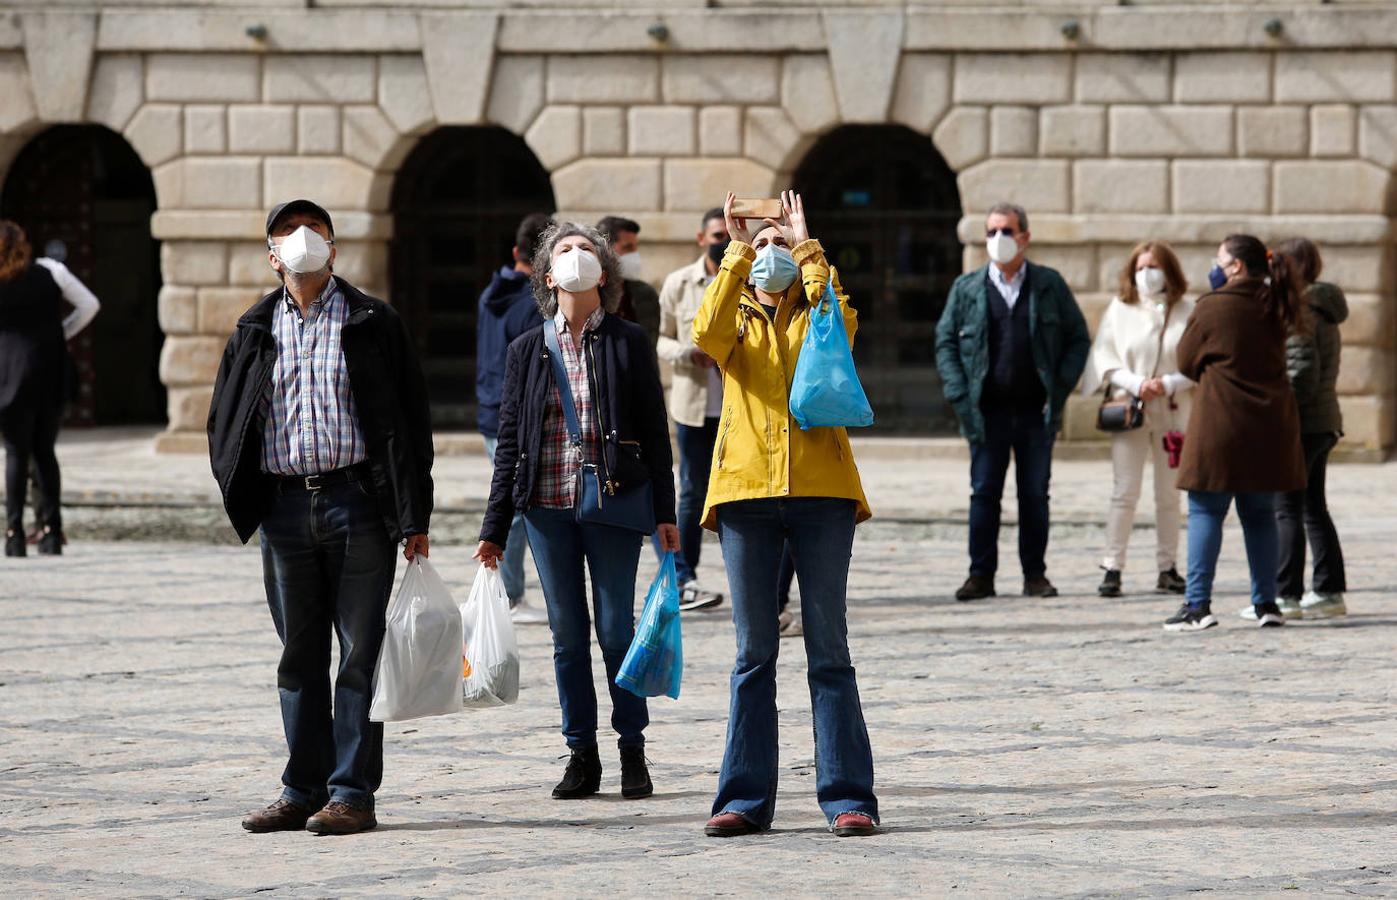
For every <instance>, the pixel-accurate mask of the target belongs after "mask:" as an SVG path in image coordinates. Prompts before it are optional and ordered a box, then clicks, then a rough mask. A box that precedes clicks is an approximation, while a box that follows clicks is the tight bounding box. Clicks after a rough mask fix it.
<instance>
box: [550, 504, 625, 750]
mask: <svg viewBox="0 0 1397 900" xmlns="http://www.w3.org/2000/svg"><path fill="white" fill-rule="evenodd" d="M524 525H525V527H527V528H528V529H529V546H530V548H531V549H532V551H533V556H534V565H536V566H537V567H538V578H539V581H541V582H543V599H544V601H545V602H546V603H547V604H548V624H549V627H550V628H551V629H552V631H553V673H554V677H555V679H556V680H557V682H558V703H559V705H560V706H561V707H562V711H563V737H564V738H565V739H566V740H567V745H568V747H569V748H571V749H578V748H582V747H595V746H596V744H597V692H596V689H595V688H594V687H593V685H592V638H591V635H590V634H589V631H590V627H591V621H590V618H589V616H588V614H587V585H586V583H585V573H584V572H583V564H584V562H585V564H586V571H587V572H589V573H591V576H592V605H593V608H594V609H595V611H596V631H597V643H599V644H601V656H602V661H603V662H604V663H605V665H606V685H607V688H608V690H609V692H610V694H611V727H612V728H614V729H616V734H617V735H618V736H619V740H618V741H617V743H618V744H619V745H620V746H622V747H629V746H643V745H644V744H645V726H646V725H649V724H650V712H649V709H648V708H647V707H646V705H645V698H643V697H637V696H636V695H635V694H632V693H631V692H630V691H628V690H626V689H625V688H621V687H617V686H616V673H617V672H618V671H620V669H621V662H622V661H623V660H624V659H625V658H626V651H627V650H629V649H630V646H631V639H632V638H633V637H635V571H636V567H637V566H638V565H639V564H640V541H641V536H640V534H639V533H637V532H634V531H627V530H625V529H624V528H612V527H611V526H609V525H579V524H577V522H576V520H575V519H574V518H573V512H572V510H570V509H545V508H544V507H541V506H536V507H534V508H533V509H530V510H529V511H528V512H526V513H525V514H524Z"/></svg>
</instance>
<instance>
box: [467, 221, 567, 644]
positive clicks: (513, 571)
mask: <svg viewBox="0 0 1397 900" xmlns="http://www.w3.org/2000/svg"><path fill="white" fill-rule="evenodd" d="M552 224H553V219H552V217H551V216H549V215H548V214H547V213H530V214H529V215H527V216H525V217H524V220H523V221H522V222H520V223H519V228H518V230H517V231H515V233H514V251H513V253H514V265H513V266H512V267H511V266H501V267H500V270H499V271H498V272H496V273H495V275H494V277H493V278H491V279H490V286H489V287H487V288H486V289H485V290H484V291H482V292H481V294H480V305H479V310H478V312H477V315H476V320H475V401H476V414H475V415H476V423H477V424H478V426H479V428H480V434H481V435H482V436H483V437H484V438H485V455H486V456H488V457H490V459H491V461H493V460H494V459H495V447H496V445H497V444H498V442H499V432H500V392H501V390H502V389H503V388H504V367H505V355H506V353H507V351H508V350H509V345H510V344H512V343H514V339H515V338H517V337H519V336H520V335H521V334H524V333H525V332H527V331H532V330H533V329H535V328H537V327H539V326H540V325H542V324H543V316H542V315H540V314H539V311H538V302H537V301H536V300H534V290H533V286H532V285H531V284H530V281H529V278H530V276H531V275H533V273H534V267H533V258H534V251H535V250H537V249H538V239H539V237H540V236H541V235H542V234H543V232H544V231H546V230H547V229H548V228H549V227H550V226H551V225H552ZM527 546H528V536H527V534H526V533H525V530H524V516H523V514H522V513H521V514H519V515H516V516H515V517H514V524H513V525H511V526H510V529H509V544H508V549H507V550H506V552H505V555H504V560H503V562H502V563H501V564H500V579H501V580H502V581H503V582H504V590H505V593H506V594H507V595H508V596H509V607H510V610H511V614H512V618H513V619H514V621H515V622H516V623H518V624H521V625H544V624H547V622H548V613H547V612H546V611H545V610H541V609H538V608H537V607H535V606H533V605H531V604H530V603H529V602H528V601H527V600H525V599H524V550H525V548H526V547H527Z"/></svg>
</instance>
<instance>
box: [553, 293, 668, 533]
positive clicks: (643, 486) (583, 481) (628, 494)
mask: <svg viewBox="0 0 1397 900" xmlns="http://www.w3.org/2000/svg"><path fill="white" fill-rule="evenodd" d="M543 341H544V343H545V344H546V345H547V346H548V355H549V357H550V358H551V359H552V360H553V380H554V381H555V382H556V383H557V385H558V398H559V400H560V401H561V403H562V406H563V419H564V420H565V421H566V424H567V429H568V440H569V441H570V442H571V444H572V445H573V446H574V447H576V448H577V451H578V454H579V455H580V454H581V452H582V446H583V445H582V426H581V425H580V424H579V423H578V419H577V407H576V406H575V405H574V404H573V400H572V385H571V384H569V383H568V373H567V367H566V366H564V365H563V349H562V347H561V346H560V345H559V344H558V329H557V328H556V327H555V326H554V324H553V322H552V321H547V322H544V323H543ZM582 364H583V365H584V366H585V365H586V364H587V361H586V357H585V356H584V357H583V362H582ZM593 400H594V402H596V403H600V402H601V398H600V397H596V398H593ZM601 452H602V455H603V456H605V454H606V448H605V446H604V445H603V447H602V450H601ZM603 465H604V463H603ZM572 510H573V515H574V516H575V518H576V519H577V521H578V522H579V523H582V524H593V525H610V526H612V527H613V528H624V529H626V530H627V531H636V532H639V533H641V534H654V533H655V490H654V488H653V487H652V486H651V484H650V482H649V481H645V482H642V483H640V484H638V485H636V486H635V487H632V488H627V489H625V490H619V491H618V490H617V489H616V484H615V482H613V481H612V480H611V479H610V478H609V477H603V473H602V466H599V465H598V464H597V463H589V462H586V461H585V460H584V461H583V463H582V465H581V467H580V468H579V469H578V470H577V488H576V493H575V494H574V495H573V501H572Z"/></svg>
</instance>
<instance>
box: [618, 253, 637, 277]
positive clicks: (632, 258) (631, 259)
mask: <svg viewBox="0 0 1397 900" xmlns="http://www.w3.org/2000/svg"><path fill="white" fill-rule="evenodd" d="M616 261H617V262H619V263H620V264H621V277H622V278H627V279H630V280H631V281H640V280H641V272H642V271H644V263H642V262H641V261H640V251H639V250H632V251H631V252H630V253H622V254H621V255H620V256H618V257H616Z"/></svg>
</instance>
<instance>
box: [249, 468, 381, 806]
mask: <svg viewBox="0 0 1397 900" xmlns="http://www.w3.org/2000/svg"><path fill="white" fill-rule="evenodd" d="M361 484H363V482H358V483H350V484H343V485H337V486H335V487H332V488H326V489H324V490H320V491H288V492H286V493H284V494H281V495H280V496H278V497H277V498H276V501H275V503H274V504H273V506H272V508H271V511H270V512H269V513H268V514H267V516H266V518H265V519H263V521H262V531H261V543H262V576H263V579H264V581H265V582H266V587H267V604H268V606H270V607H271V611H272V621H273V622H274V623H275V624H276V633H277V637H279V638H281V644H282V651H281V662H280V663H279V664H278V665H277V688H278V689H279V691H280V694H281V721H282V726H283V728H284V729H285V731H286V745H287V749H288V750H289V751H290V758H289V760H288V761H287V763H286V771H285V772H283V773H282V776H281V782H282V784H283V785H285V789H284V790H283V791H282V797H283V798H284V799H286V800H290V801H291V802H292V803H295V804H296V805H298V806H302V807H306V808H308V809H317V810H318V809H320V807H321V806H323V805H324V804H325V802H326V801H327V800H338V801H340V802H342V803H347V804H349V805H350V806H353V807H356V808H359V809H373V805H374V792H375V791H377V790H378V786H379V784H380V783H381V782H382V781H383V725H382V724H380V723H377V722H370V721H369V704H370V702H371V701H372V700H373V676H374V667H375V666H376V665H377V663H378V650H379V647H380V645H381V644H382V643H383V617H384V613H385V612H386V611H387V609H388V594H389V592H390V591H391V590H392V589H393V573H394V569H395V566H396V555H397V553H396V550H397V548H396V547H395V546H394V544H393V541H392V540H391V539H390V538H389V537H388V531H387V530H386V529H385V528H384V525H383V519H382V518H381V516H380V515H379V511H378V504H377V501H376V500H375V499H374V497H373V496H372V495H371V494H369V493H366V489H365V488H363V487H361V486H360V485H361ZM332 633H333V634H335V635H337V636H338V638H339V647H340V665H339V673H338V674H337V675H336V677H335V689H334V704H333V706H332V705H331V702H330V699H331V696H330V635H331V634H332ZM332 710H333V712H332Z"/></svg>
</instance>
